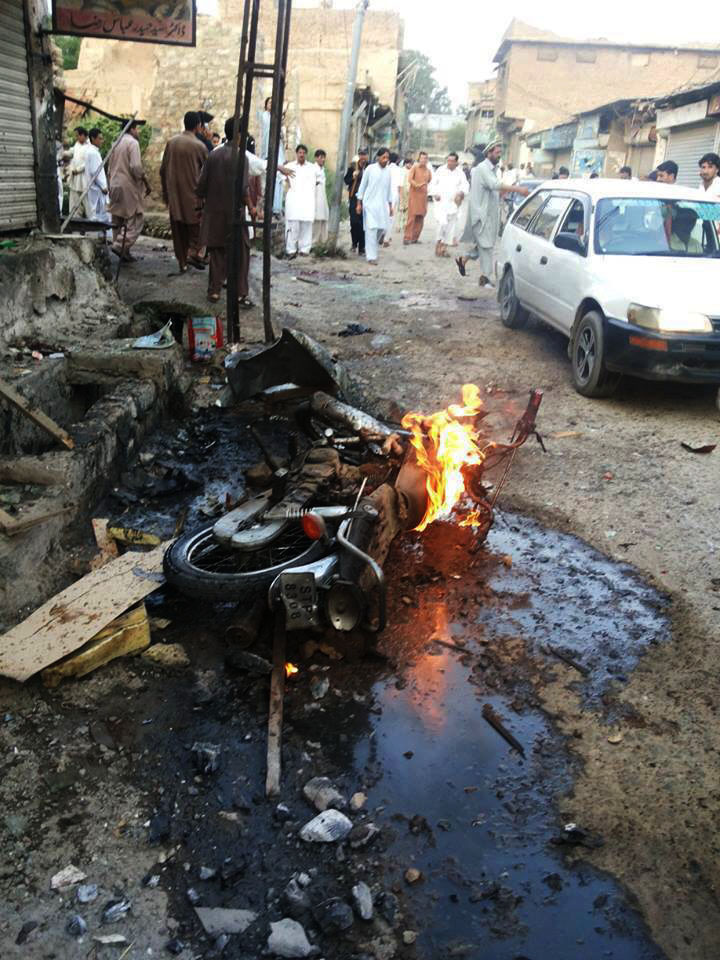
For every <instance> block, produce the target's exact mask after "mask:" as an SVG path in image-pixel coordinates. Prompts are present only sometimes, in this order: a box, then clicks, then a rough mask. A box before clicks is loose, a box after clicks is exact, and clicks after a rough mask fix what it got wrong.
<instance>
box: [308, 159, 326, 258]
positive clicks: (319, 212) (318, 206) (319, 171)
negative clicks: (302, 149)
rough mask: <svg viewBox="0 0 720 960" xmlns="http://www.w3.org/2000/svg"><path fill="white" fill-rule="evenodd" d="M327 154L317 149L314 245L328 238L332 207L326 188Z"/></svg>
mask: <svg viewBox="0 0 720 960" xmlns="http://www.w3.org/2000/svg"><path fill="white" fill-rule="evenodd" d="M326 159H327V154H326V153H325V151H324V150H316V151H315V175H316V177H317V179H316V181H315V220H314V221H313V236H312V242H313V245H315V244H316V243H327V238H328V218H329V216H330V208H329V207H328V202H327V191H326V189H325V182H326V181H325V160H326Z"/></svg>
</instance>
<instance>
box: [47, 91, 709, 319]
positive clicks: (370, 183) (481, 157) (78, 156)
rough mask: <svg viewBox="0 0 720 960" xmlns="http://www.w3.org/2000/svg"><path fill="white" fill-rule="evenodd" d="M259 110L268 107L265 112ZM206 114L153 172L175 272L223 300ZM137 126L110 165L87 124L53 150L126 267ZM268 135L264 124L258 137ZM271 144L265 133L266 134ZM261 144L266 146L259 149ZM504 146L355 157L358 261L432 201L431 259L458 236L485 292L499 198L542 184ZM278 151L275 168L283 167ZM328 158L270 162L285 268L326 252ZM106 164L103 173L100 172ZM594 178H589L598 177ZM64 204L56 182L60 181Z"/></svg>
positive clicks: (461, 261)
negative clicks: (193, 277) (511, 160)
mask: <svg viewBox="0 0 720 960" xmlns="http://www.w3.org/2000/svg"><path fill="white" fill-rule="evenodd" d="M265 109H266V112H268V113H269V106H268V104H267V103H266V104H265ZM212 120H213V117H212V116H211V115H210V114H208V113H205V112H202V111H188V112H187V113H186V114H185V116H184V118H183V127H184V129H183V131H182V132H181V133H179V134H177V135H175V136H173V137H171V138H170V140H169V141H168V142H167V144H166V146H165V150H164V153H163V157H162V162H161V166H160V182H161V185H162V199H163V202H164V203H165V204H166V206H167V208H168V212H169V216H170V229H171V235H172V241H173V250H174V253H175V257H176V259H177V262H178V268H179V271H180V273H185V272H186V271H187V270H188V268H189V266H192V267H195V268H197V269H199V270H204V269H205V268H206V267H209V274H208V297H209V299H210V300H211V301H212V302H215V301H217V300H219V299H220V295H221V291H222V287H223V285H224V284H225V281H226V279H227V255H226V251H227V245H228V243H229V235H230V229H231V218H230V210H231V199H232V145H233V141H234V139H235V135H234V130H233V127H234V121H233V119H230V120H228V121H227V122H226V123H225V129H224V134H225V136H224V137H223V138H222V139H221V137H220V135H219V134H218V133H217V132H213V131H211V130H210V128H209V126H208V125H209V123H210V122H211V121H212ZM140 126H141V123H140V122H139V121H132V122H130V123H129V125H128V126H127V127H126V129H125V132H124V133H123V135H122V136H121V137H120V139H119V140H118V142H117V143H116V144H115V145H114V148H113V150H112V152H111V154H110V156H109V158H108V160H107V161H106V163H105V164H104V163H103V158H102V154H101V148H102V146H103V134H102V131H101V130H100V129H99V128H97V127H94V128H92V129H91V130H89V131H88V130H86V129H85V128H84V127H77V128H76V130H75V137H76V141H75V144H74V145H73V147H72V149H71V150H69V151H64V150H61V151H60V152H59V159H60V162H61V163H62V164H63V165H65V166H66V167H67V186H68V192H69V212H70V213H71V215H73V216H80V217H85V218H87V219H89V220H97V221H101V222H103V223H106V224H110V223H112V246H111V249H112V251H113V252H114V253H115V254H116V255H117V256H118V257H119V258H120V259H122V260H124V261H133V260H134V257H133V254H132V252H131V251H132V247H133V245H134V244H135V242H136V240H137V238H138V237H139V236H140V233H141V231H142V227H143V222H144V207H145V199H146V197H147V196H148V195H149V194H150V185H149V183H148V180H147V177H146V174H145V171H144V169H143V163H142V157H141V153H140V144H139V136H140ZM266 127H267V128H268V129H269V124H268V123H265V122H264V125H263V129H264V130H265V128H266ZM263 139H264V140H267V133H265V134H264V137H263ZM266 147H267V145H266ZM261 153H262V154H263V155H262V156H256V155H255V141H254V139H253V138H252V137H248V142H247V143H246V144H245V158H246V163H245V179H244V182H243V185H242V193H243V196H242V202H243V203H244V205H245V210H246V217H245V221H246V222H245V224H244V225H243V227H242V229H241V237H242V242H241V245H240V246H241V251H240V275H239V277H238V288H239V297H240V305H241V306H242V307H245V308H249V307H251V306H252V304H251V302H250V300H249V288H248V269H249V260H250V255H249V251H250V239H251V228H249V227H248V223H249V222H251V221H254V220H256V218H257V216H258V208H259V206H260V201H261V198H262V196H263V193H264V190H265V185H264V183H263V181H264V178H265V175H266V171H267V149H266V148H265V149H263V150H261ZM501 155H502V145H501V143H500V141H499V140H496V141H493V142H491V143H489V144H488V145H487V146H486V147H485V148H484V150H481V151H479V152H477V153H476V163H475V165H474V166H473V168H472V169H470V167H469V166H468V165H467V164H464V165H461V164H460V159H459V157H458V154H457V153H454V152H451V153H450V154H448V156H447V159H446V161H445V163H444V164H442V165H440V166H439V167H438V168H437V169H436V170H433V168H432V165H431V164H430V162H429V157H428V154H427V153H426V152H425V151H420V152H419V154H418V155H417V158H416V159H415V160H413V159H411V158H405V159H403V160H401V159H400V157H399V156H398V155H397V154H396V153H392V152H391V151H390V150H389V149H388V148H386V147H383V148H381V149H380V150H378V151H377V153H376V155H375V159H374V162H372V163H371V162H370V156H369V154H368V151H367V150H360V151H359V153H358V155H357V156H356V157H355V158H354V159H353V161H352V162H351V164H350V166H349V167H348V169H347V172H346V174H345V177H344V181H345V185H346V187H347V192H348V212H349V215H350V234H351V242H352V249H353V251H355V252H357V254H358V255H359V256H364V257H365V258H366V260H367V262H368V263H369V264H371V265H376V264H377V263H378V258H379V253H380V250H381V248H383V247H388V246H389V245H390V243H391V242H392V239H393V234H394V233H395V232H396V231H397V232H398V233H399V234H400V235H401V236H402V242H403V244H405V245H411V244H416V243H419V242H420V237H421V235H422V232H423V229H424V225H425V219H426V217H427V213H428V201H429V200H430V199H432V201H433V210H434V219H435V224H436V234H435V255H436V256H438V257H448V256H450V254H449V252H448V248H449V247H456V246H458V244H459V242H460V240H461V238H463V237H464V238H465V239H466V240H468V241H469V242H470V244H471V246H470V250H469V252H468V253H467V254H466V255H465V256H459V257H456V258H455V263H456V265H457V268H458V270H459V272H460V274H461V275H462V276H465V275H466V267H467V264H468V262H469V261H477V262H478V265H479V269H480V277H479V283H480V285H481V286H487V285H492V281H491V274H492V253H493V248H494V246H495V243H496V240H497V236H498V232H499V227H500V211H501V199H502V198H503V197H504V198H507V199H509V198H510V197H511V196H512V195H513V194H516V195H520V196H527V195H528V193H529V192H530V189H531V188H532V187H533V186H534V182H535V181H536V180H537V179H539V178H537V175H536V174H535V172H534V170H533V167H532V163H531V162H529V163H527V164H525V165H521V166H520V168H519V169H515V168H514V167H513V166H512V164H508V166H507V167H505V168H502V167H501V166H500V159H501ZM284 156H285V151H284V145H282V146H281V157H280V160H281V161H284ZM325 162H326V153H325V151H324V150H322V149H318V150H316V151H315V153H314V157H313V160H312V161H311V160H310V159H309V151H308V148H307V147H306V146H305V144H303V143H299V144H298V145H297V147H296V149H295V159H294V160H293V161H291V162H289V163H284V162H280V163H279V164H278V175H277V177H278V179H277V183H276V185H275V186H274V187H273V188H272V189H273V195H274V200H273V208H274V210H275V213H276V214H277V213H279V212H280V210H281V209H282V205H283V202H282V199H281V200H279V201H278V200H277V199H275V198H276V197H277V194H278V191H280V195H281V197H282V194H283V192H284V218H285V250H286V255H287V257H288V259H293V258H294V257H296V256H300V257H305V256H308V255H309V254H310V252H311V249H312V248H313V246H318V245H323V244H325V243H326V242H327V237H328V218H329V209H328V202H327V191H326V171H325ZM105 167H107V173H106V171H105ZM678 172H679V170H678V165H677V163H675V162H674V161H673V160H667V161H664V162H663V163H660V164H659V165H658V166H657V168H656V169H655V170H653V171H652V172H651V173H650V174H649V175H648V176H647V177H645V178H644V179H647V180H655V181H657V182H658V183H665V184H673V183H675V182H676V179H677V176H678ZM699 173H700V184H701V190H702V191H703V193H704V194H705V195H706V197H707V198H708V199H713V200H716V199H718V198H720V156H718V155H717V154H716V153H708V154H705V155H704V156H703V157H701V159H700V161H699ZM552 176H553V178H554V179H561V180H562V179H568V178H569V177H570V172H569V170H568V169H567V167H564V166H561V167H559V168H558V170H557V171H556V172H555V173H553V175H552ZM591 176H597V174H596V173H593V174H591ZM618 176H619V178H620V179H626V180H627V179H632V176H633V173H632V169H631V168H630V167H629V166H623V167H622V168H621V169H620V171H619V173H618ZM59 199H60V202H61V206H62V183H60V184H59Z"/></svg>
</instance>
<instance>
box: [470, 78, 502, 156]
mask: <svg viewBox="0 0 720 960" xmlns="http://www.w3.org/2000/svg"><path fill="white" fill-rule="evenodd" d="M465 119H466V122H467V127H466V129H465V149H466V150H470V148H471V147H476V146H480V145H481V144H484V143H487V139H488V136H490V134H491V133H492V131H494V129H495V80H494V79H492V80H482V81H479V82H471V83H468V111H467V115H466V118H465Z"/></svg>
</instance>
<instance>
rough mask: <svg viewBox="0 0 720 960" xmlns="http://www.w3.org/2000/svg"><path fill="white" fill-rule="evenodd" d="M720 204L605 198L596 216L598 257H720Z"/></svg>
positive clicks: (662, 199) (663, 198)
mask: <svg viewBox="0 0 720 960" xmlns="http://www.w3.org/2000/svg"><path fill="white" fill-rule="evenodd" d="M719 231H720V204H718V203H706V202H703V201H695V200H690V199H688V200H671V199H668V198H666V197H657V198H654V197H653V198H649V197H647V198H646V197H622V198H618V199H610V198H603V199H602V200H600V201H599V202H598V205H597V211H596V213H595V249H596V251H597V252H598V253H602V254H610V255H613V254H615V255H618V254H619V255H624V256H636V257H713V258H716V257H718V256H720V244H719V243H718V232H719Z"/></svg>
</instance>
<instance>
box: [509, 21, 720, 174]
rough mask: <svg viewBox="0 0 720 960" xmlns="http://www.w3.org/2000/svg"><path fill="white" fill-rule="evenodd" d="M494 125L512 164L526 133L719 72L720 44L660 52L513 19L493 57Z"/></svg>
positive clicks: (666, 48)
mask: <svg viewBox="0 0 720 960" xmlns="http://www.w3.org/2000/svg"><path fill="white" fill-rule="evenodd" d="M494 59H495V63H496V64H497V78H496V96H495V122H496V125H497V128H498V130H499V131H500V132H501V133H502V135H503V137H504V140H505V143H506V153H507V154H508V158H509V159H511V160H513V161H515V162H517V159H518V157H517V153H518V150H519V145H520V135H521V134H523V133H524V134H528V133H532V132H534V131H539V130H548V129H549V128H551V127H553V126H556V125H558V124H562V123H564V122H566V121H567V119H568V118H570V117H573V116H576V115H577V114H578V113H579V112H581V111H583V112H584V111H589V110H592V109H595V110H597V109H599V105H602V104H609V103H613V102H615V101H618V100H620V99H621V98H622V99H626V100H641V99H643V98H646V99H647V98H651V97H654V96H657V93H658V91H663V90H674V89H677V88H679V87H683V86H686V85H688V84H697V83H699V82H701V81H702V79H703V78H707V77H711V76H713V75H714V71H717V70H718V69H720V46H718V44H709V43H708V44H705V45H703V44H697V45H684V46H659V45H640V44H623V43H614V42H611V41H608V40H587V41H585V40H573V39H569V38H566V37H561V36H558V35H556V34H553V33H549V32H547V31H542V30H539V29H537V28H536V27H532V26H530V25H528V24H525V23H522V22H521V21H519V20H513V21H512V22H511V24H510V26H509V27H508V29H507V30H506V32H505V34H504V36H503V38H502V41H501V43H500V46H499V48H498V50H497V53H496V54H495V58H494Z"/></svg>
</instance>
